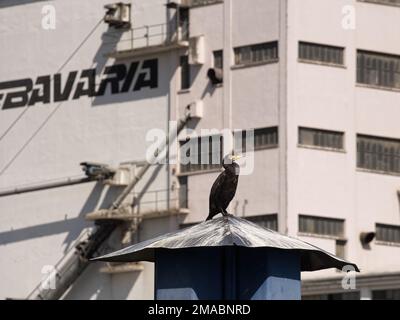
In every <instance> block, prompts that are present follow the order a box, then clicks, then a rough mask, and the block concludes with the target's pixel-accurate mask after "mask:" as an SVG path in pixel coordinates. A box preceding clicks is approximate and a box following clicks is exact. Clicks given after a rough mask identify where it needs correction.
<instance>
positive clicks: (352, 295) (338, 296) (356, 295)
mask: <svg viewBox="0 0 400 320" xmlns="http://www.w3.org/2000/svg"><path fill="white" fill-rule="evenodd" d="M301 299H302V300H360V299H361V295H360V292H359V291H352V292H343V293H327V294H313V295H306V296H302V297H301Z"/></svg>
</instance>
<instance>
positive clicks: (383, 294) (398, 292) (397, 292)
mask: <svg viewBox="0 0 400 320" xmlns="http://www.w3.org/2000/svg"><path fill="white" fill-rule="evenodd" d="M372 300H400V289H386V290H373V291H372Z"/></svg>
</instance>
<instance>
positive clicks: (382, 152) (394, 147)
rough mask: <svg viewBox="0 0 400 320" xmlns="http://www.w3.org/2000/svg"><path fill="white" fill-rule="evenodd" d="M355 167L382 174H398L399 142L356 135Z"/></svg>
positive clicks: (399, 163) (399, 162)
mask: <svg viewBox="0 0 400 320" xmlns="http://www.w3.org/2000/svg"><path fill="white" fill-rule="evenodd" d="M357 167H358V168H361V169H368V170H372V171H377V172H383V173H395V174H398V173H400V140H395V139H387V138H378V137H371V136H364V135H358V136H357Z"/></svg>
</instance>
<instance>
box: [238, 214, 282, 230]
mask: <svg viewBox="0 0 400 320" xmlns="http://www.w3.org/2000/svg"><path fill="white" fill-rule="evenodd" d="M245 218H246V219H247V220H249V221H251V222H254V223H256V224H258V225H259V226H261V227H263V228H267V229H271V230H274V231H278V215H277V214H265V215H259V216H249V217H245Z"/></svg>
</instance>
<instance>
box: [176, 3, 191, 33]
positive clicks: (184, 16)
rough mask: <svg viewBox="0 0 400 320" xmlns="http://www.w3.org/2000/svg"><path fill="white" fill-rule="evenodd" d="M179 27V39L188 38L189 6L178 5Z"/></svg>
mask: <svg viewBox="0 0 400 320" xmlns="http://www.w3.org/2000/svg"><path fill="white" fill-rule="evenodd" d="M178 10H179V28H180V35H181V38H180V39H181V40H189V38H190V37H189V8H185V7H179V9H178Z"/></svg>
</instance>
